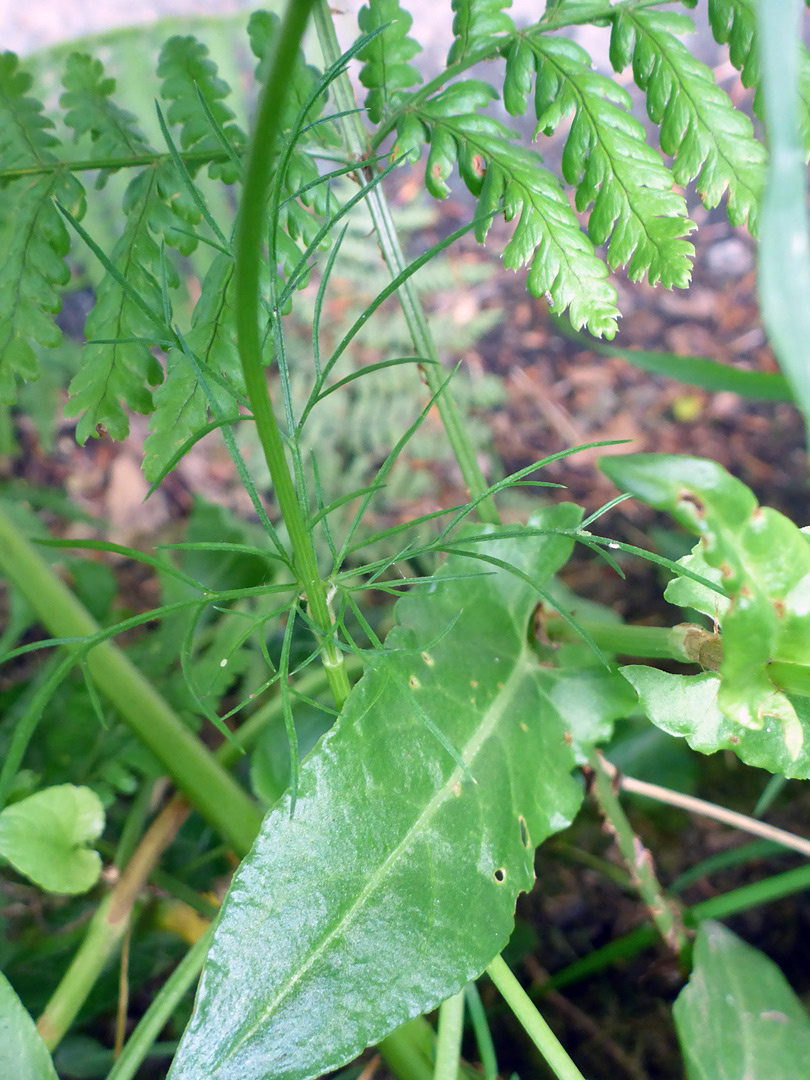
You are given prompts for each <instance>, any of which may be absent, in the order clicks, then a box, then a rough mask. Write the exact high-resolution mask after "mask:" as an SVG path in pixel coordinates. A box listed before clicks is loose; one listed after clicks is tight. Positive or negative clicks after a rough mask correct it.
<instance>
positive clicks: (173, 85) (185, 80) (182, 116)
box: [157, 35, 246, 184]
mask: <svg viewBox="0 0 810 1080" xmlns="http://www.w3.org/2000/svg"><path fill="white" fill-rule="evenodd" d="M157 73H158V75H159V76H160V77H161V78H162V79H163V86H162V87H161V90H160V96H161V97H162V98H165V99H167V100H169V101H171V104H170V106H169V109H168V113H167V119H168V121H169V123H171V124H180V125H181V131H180V145H181V146H182V148H183V149H184V150H188V149H191V148H193V149H194V150H210V151H217V150H221V149H222V147H221V143H220V141H219V137H218V135H217V133H216V131H215V130H214V129H213V128H212V123H211V119H210V118H209V115H208V113H210V115H211V117H213V120H214V121H215V122H216V124H217V125H218V127H219V132H220V135H222V136H224V138H225V139H226V140H227V142H228V143H229V144H230V145H231V147H233V149H234V150H237V151H238V150H239V148H241V147H242V146H244V144H245V142H246V137H245V133H244V132H243V131H242V129H241V128H240V127H239V125H238V124H236V123H234V113H233V110H232V109H230V108H229V107H228V106H227V105H226V104H225V101H224V99H225V98H226V97H227V96H228V94H230V87H229V86H228V84H227V83H226V82H225V81H224V80H223V79H220V78H219V76H218V75H217V66H216V64H215V63H214V62H213V60H211V59H210V57H209V55H208V49H207V47H206V46H205V45H203V43H202V42H200V41H197V39H196V38H194V37H192V36H190V35H186V36H180V35H175V36H174V37H170V38H169V39H168V41H167V42H166V43H165V45H164V46H163V48H162V49H161V50H160V59H159V60H158V68H157ZM200 98H202V99H203V100H204V102H205V105H203V102H202V101H201V100H200ZM205 106H207V108H208V112H206V108H205ZM208 174H209V176H211V177H214V178H217V177H219V178H221V179H222V180H224V181H225V183H227V184H232V183H234V181H235V180H237V178H238V175H239V170H238V168H237V166H236V165H235V164H234V163H233V162H231V161H224V162H212V163H211V164H210V165H209V166H208Z"/></svg>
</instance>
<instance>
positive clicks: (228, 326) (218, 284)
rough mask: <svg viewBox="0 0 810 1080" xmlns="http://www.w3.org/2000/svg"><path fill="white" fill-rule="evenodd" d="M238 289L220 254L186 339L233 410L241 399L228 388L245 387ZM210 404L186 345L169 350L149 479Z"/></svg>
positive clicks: (153, 427)
mask: <svg viewBox="0 0 810 1080" xmlns="http://www.w3.org/2000/svg"><path fill="white" fill-rule="evenodd" d="M233 290H234V278H233V259H232V258H231V257H230V256H229V255H218V256H217V257H216V259H214V261H213V263H212V264H211V267H210V269H209V271H208V273H207V274H206V275H205V279H204V280H203V283H202V289H201V292H200V299H199V300H198V301H197V303H196V305H195V307H194V313H193V315H192V323H191V329H190V331H189V332H188V334H187V335H186V339H185V342H186V347H187V348H188V349H189V350H190V351H191V352H192V353H193V354H194V357H195V359H196V361H197V364H198V365H199V368H200V369H201V371H202V372H203V373H204V375H207V376H208V378H207V379H206V382H207V384H208V388H209V389H210V391H211V392H212V394H213V395H214V398H215V401H216V402H217V403H218V404H219V406H220V408H222V409H223V410H227V411H228V412H230V413H233V412H235V411H236V404H235V402H234V400H233V396H232V395H229V394H228V392H227V390H226V388H225V387H227V386H228V385H230V386H232V387H233V388H234V390H235V391H241V390H242V389H243V384H242V373H241V368H240V365H239V355H238V353H237V348H236V323H235V318H234V312H233ZM223 382H224V383H225V386H223ZM208 409H209V401H208V398H207V396H206V393H205V390H204V388H203V386H202V384H201V383H200V380H199V375H198V372H197V370H195V367H194V364H193V363H192V361H191V359H190V357H189V356H187V355H186V353H185V352H184V351H183V350H182V349H181V348H178V347H176V348H172V349H170V350H169V353H168V357H167V361H166V378H165V380H164V382H163V383H162V384H161V385H160V386H159V387H158V388H157V389H156V390H155V393H154V412H153V413H152V416H151V418H150V421H149V435H148V436H147V439H146V443H145V444H144V461H143V468H144V473H145V475H146V478H147V480H150V481H152V480H155V479H156V478H157V477H158V476H160V475H161V473H162V472H163V470H164V468H165V466H166V465H167V464H168V463H169V462H170V461H171V459H172V457H173V456H174V454H175V452H176V451H177V450H179V449H180V447H181V446H182V445H183V444H184V443H185V442H186V441H187V440H188V439H189V438H190V437H191V436H192V435H193V434H194V433H195V432H196V431H199V429H200V428H201V427H203V425H204V424H206V423H207V421H208Z"/></svg>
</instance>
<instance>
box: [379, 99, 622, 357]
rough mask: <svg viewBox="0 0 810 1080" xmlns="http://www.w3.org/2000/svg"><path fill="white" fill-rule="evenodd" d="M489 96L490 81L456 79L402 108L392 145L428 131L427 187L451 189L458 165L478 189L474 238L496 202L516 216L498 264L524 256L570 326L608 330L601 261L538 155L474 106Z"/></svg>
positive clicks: (518, 262) (611, 320)
mask: <svg viewBox="0 0 810 1080" xmlns="http://www.w3.org/2000/svg"><path fill="white" fill-rule="evenodd" d="M493 97H497V94H496V92H495V90H494V89H493V88H492V87H491V86H490V85H489V84H488V83H484V82H480V81H478V80H475V79H472V80H467V81H464V82H458V83H455V84H454V85H452V86H450V87H448V88H447V90H444V91H443V92H442V93H440V94H438V95H436V96H435V97H433V98H431V99H430V101H429V102H427V103H426V104H425V105H424V106H422V108H421V109H420V110H419V113H418V115H417V114H416V113H409V114H406V117H405V118H403V121H404V122H403V124H402V126H401V128H400V130H399V132H398V135H399V137H398V140H397V144H396V147H395V153H397V154H400V153H410V154H411V155H413V154H414V153H416V152H417V149H418V146H419V143H420V142H421V141H423V140H424V138H425V137H426V136H427V137H429V139H430V152H429V154H428V161H427V168H426V173H425V183H426V185H427V188H428V190H429V191H430V192H431V194H432V195H435V196H436V197H437V198H444V197H445V196H447V195H448V194H449V193H450V189H449V188H448V186H447V183H446V180H447V177H448V176H449V175H450V173H451V172H452V170H453V166H454V165H458V170H459V173H460V174H461V177H462V179H463V180H464V182H465V184H466V185H467V187H468V188H469V189H470V191H471V192H472V193H473V194H474V195H476V196H477V197H478V204H477V207H476V227H475V234H476V238H477V239H478V240H479V241H483V240H484V239H485V238H486V235H487V232H488V229H489V226H490V224H491V221H492V217H493V214H494V213H495V212H496V210H497V209H498V208H499V207H500V206H501V204H502V207H503V213H504V217H505V218H506V220H507V221H512V220H513V219H515V218H518V223H517V226H516V228H515V231H514V233H513V235H512V238H511V239H510V240H509V242H508V243H507V245H506V247H505V249H504V253H503V260H504V265H505V266H508V267H510V268H511V269H513V270H516V269H518V268H519V267H521V266H525V265H527V264H529V275H528V281H527V284H528V287H529V290H530V291H531V292H532V293H533V294H534V295H535V296H542V295H544V294H548V298H549V300H550V302H551V304H552V305H553V307H554V310H555V311H557V312H560V313H561V312H563V311H564V310H565V309H566V308H569V309H570V310H569V315H570V318H571V322H572V323H573V325H574V326H576V327H581V326H587V327H588V329H589V330H590V331H591V333H593V334H595V335H596V336H597V337H601V336H602V335H604V336H606V337H609V338H611V337H613V336H614V334H615V333H616V319H617V318H618V315H619V312H618V309H617V307H616V299H617V296H616V290H615V288H614V286H613V285H612V284H611V283H610V282H609V281H608V270H607V267H606V266H605V264H604V262H602V260H601V259H600V258H599V257H598V256H597V255H596V252H595V251H594V246H593V244H592V243H591V241H590V240H589V239H588V237H586V236H585V235H584V234H583V232H582V230H581V229H580V227H579V222H578V221H577V219H576V216H575V214H574V212H573V210H572V209H571V205H570V203H569V202H568V199H567V198H566V197H565V193H564V192H563V190H562V187H561V185H560V182H559V181H558V180H557V178H556V177H555V176H554V175H553V173H550V172H549V171H548V170H547V169H546V168H544V167H543V165H542V159H541V158H540V155H539V154H537V153H535V152H534V151H533V150H528V149H526V148H525V147H523V146H520V145H516V144H515V143H514V142H511V141H509V140H511V139H513V138H514V136H515V132H513V131H511V130H510V129H509V128H507V127H506V126H505V125H503V124H502V123H500V121H498V120H495V119H493V118H492V117H489V116H484V115H482V114H480V113H479V112H477V111H476V110H477V109H479V108H481V107H482V106H483V105H485V104H487V103H488V102H489V101H490V100H491V99H492V98H493Z"/></svg>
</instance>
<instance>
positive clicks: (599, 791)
mask: <svg viewBox="0 0 810 1080" xmlns="http://www.w3.org/2000/svg"><path fill="white" fill-rule="evenodd" d="M588 764H589V765H590V767H591V769H592V770H593V777H594V789H595V793H596V797H597V799H598V801H599V806H600V809H601V811H602V813H603V814H604V816H605V822H606V824H607V825H608V827H609V828H610V830H611V832H612V833H613V835H614V836H615V837H616V843H617V844H618V845H619V851H621V853H622V857H623V858H624V861H625V862H626V863H627V866H628V867H629V869H630V873H631V874H632V877H633V882H634V884H635V885H636V887H637V888H638V891H639V893H640V894H641V898H642V900H643V901H644V903H645V904H646V905H647V909H648V910H649V912H650V915H651V916H652V920H653V922H654V923H655V925H656V927H657V928H658V932H659V933H660V935H661V937H662V938H663V939H664V941H665V942H666V943H667V945H669V947H670V948H671V949H672V950H673V952H675V953H677V954H678V956H680V957H686V956H687V955H688V950H689V938H688V936H687V933H686V929H685V928H684V925H683V920H682V919H681V915H680V912H679V911H678V910H677V909H676V908H675V907H674V905H673V904H672V903H671V902H670V901H669V900H668V899H667V898H666V897H665V896H664V894H663V891H662V889H661V886H660V884H659V882H658V878H657V877H656V876H655V870H654V868H653V862H652V856H651V855H650V853H649V851H648V850H647V848H645V847H644V845H643V844H642V843H641V841H640V840H639V838H638V837H637V836H636V834H635V832H634V831H633V826H632V825H631V824H630V822H629V821H628V820H627V815H626V814H625V812H624V810H623V808H622V805H621V803H620V802H619V797H618V795H617V794H616V792H615V791H614V789H613V780H612V777H611V775H610V772H609V770H608V768H607V766H606V763H605V762H604V761H603V759H602V755H601V754H600V753H599V751H598V750H594V751H593V752H592V753H591V755H590V757H589V758H588Z"/></svg>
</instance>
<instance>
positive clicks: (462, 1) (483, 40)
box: [447, 0, 515, 64]
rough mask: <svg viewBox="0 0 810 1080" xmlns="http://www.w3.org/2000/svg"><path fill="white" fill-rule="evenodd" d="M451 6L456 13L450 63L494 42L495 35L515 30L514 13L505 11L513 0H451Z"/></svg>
mask: <svg viewBox="0 0 810 1080" xmlns="http://www.w3.org/2000/svg"><path fill="white" fill-rule="evenodd" d="M450 6H451V7H452V9H453V12H454V15H453V44H452V45H451V46H450V52H449V53H448V54H447V63H448V64H455V63H456V62H457V61H459V60H463V59H464V58H465V57H466V56H468V55H469V54H470V53H472V52H475V51H476V49H480V48H483V47H484V46H485V45H488V44H491V42H492V38H493V37H496V36H500V35H502V34H513V33H514V32H515V24H514V23H513V22H512V18H511V16H510V15H507V14H506V12H505V11H504V8H509V7H511V6H512V0H452V3H451V5H450Z"/></svg>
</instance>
